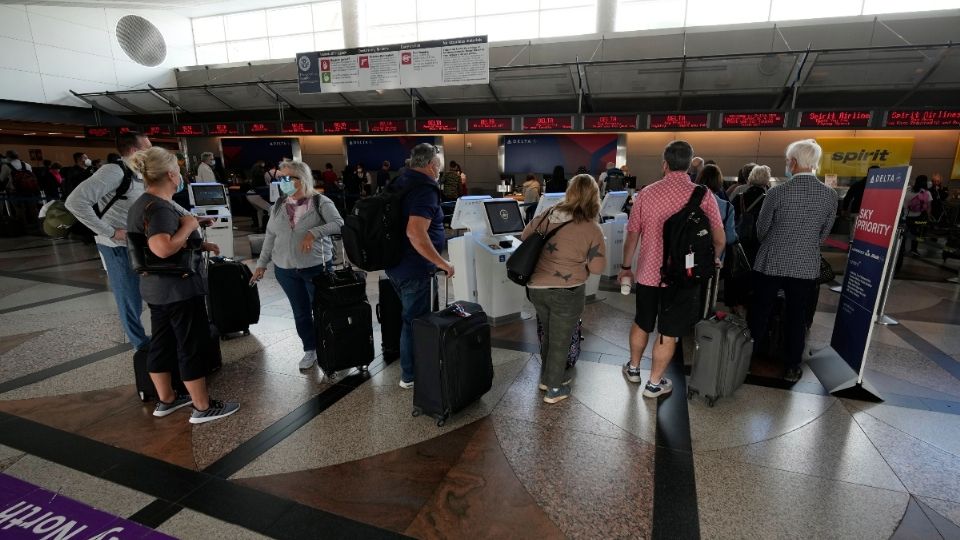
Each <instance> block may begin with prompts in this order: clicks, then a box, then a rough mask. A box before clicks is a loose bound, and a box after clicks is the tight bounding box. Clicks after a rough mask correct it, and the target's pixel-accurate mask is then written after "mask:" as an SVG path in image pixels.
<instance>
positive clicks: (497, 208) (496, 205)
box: [483, 200, 524, 236]
mask: <svg viewBox="0 0 960 540" xmlns="http://www.w3.org/2000/svg"><path fill="white" fill-rule="evenodd" d="M483 209H484V210H485V211H486V213H487V222H489V223H490V234H491V235H493V236H502V235H505V234H520V233H522V232H523V225H524V224H523V214H522V213H521V212H520V204H519V203H517V201H514V200H507V201H503V200H496V201H485V202H484V203H483Z"/></svg>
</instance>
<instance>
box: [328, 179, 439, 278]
mask: <svg viewBox="0 0 960 540" xmlns="http://www.w3.org/2000/svg"><path fill="white" fill-rule="evenodd" d="M417 187H420V186H419V185H416V186H407V187H405V188H404V189H401V190H399V191H397V190H395V189H393V187H392V186H387V187H386V188H385V189H384V190H383V191H381V192H380V193H378V194H376V195H374V196H372V197H366V198H364V199H360V200H358V201H357V202H356V203H355V204H354V205H353V211H351V212H350V213H349V214H347V215H346V216H345V217H344V218H343V227H341V228H340V235H341V236H342V237H343V249H344V251H346V252H347V258H348V259H349V260H350V261H351V262H352V263H353V264H355V265H357V266H359V267H360V268H362V269H364V270H366V271H368V272H374V271H377V270H384V269H387V268H392V267H394V266H396V265H397V264H399V263H400V259H401V258H402V257H403V251H404V248H405V246H406V242H404V241H403V239H404V237H405V236H406V234H407V231H406V229H407V222H406V220H405V219H404V217H403V198H404V197H405V196H406V195H407V193H408V192H409V191H410V190H411V189H414V188H417ZM428 187H429V186H428ZM433 189H434V190H436V192H437V194H438V195H439V194H440V188H438V187H437V186H433Z"/></svg>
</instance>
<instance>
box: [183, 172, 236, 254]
mask: <svg viewBox="0 0 960 540" xmlns="http://www.w3.org/2000/svg"><path fill="white" fill-rule="evenodd" d="M187 189H188V191H189V195H190V207H191V210H190V211H191V212H193V215H195V216H197V217H198V218H208V219H212V220H213V223H212V224H211V225H210V226H209V227H207V228H206V232H205V234H206V240H207V242H210V243H212V244H216V245H217V246H218V247H219V248H220V255H221V256H223V257H233V255H234V250H233V215H232V214H231V213H230V197H228V196H227V187H226V186H224V185H223V184H218V183H216V182H209V183H193V184H189V185H187Z"/></svg>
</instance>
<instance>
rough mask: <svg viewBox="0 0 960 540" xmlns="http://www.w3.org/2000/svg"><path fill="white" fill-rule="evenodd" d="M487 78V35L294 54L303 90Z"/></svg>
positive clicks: (421, 84) (421, 85)
mask: <svg viewBox="0 0 960 540" xmlns="http://www.w3.org/2000/svg"><path fill="white" fill-rule="evenodd" d="M488 82H490V49H489V46H488V44H487V36H472V37H464V38H457V39H443V40H436V41H421V42H417V43H403V44H396V45H382V46H378V47H362V48H354V49H338V50H330V51H320V52H308V53H298V54H297V83H298V87H299V89H300V93H301V94H315V93H318V92H334V93H339V92H364V91H369V90H389V89H394V88H428V87H432V86H458V85H463V84H487V83H488Z"/></svg>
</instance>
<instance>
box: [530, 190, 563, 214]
mask: <svg viewBox="0 0 960 540" xmlns="http://www.w3.org/2000/svg"><path fill="white" fill-rule="evenodd" d="M564 195H566V193H544V194H543V195H541V196H540V200H539V201H538V202H537V211H536V212H535V213H534V214H533V216H534V217H536V216H539V215H540V214H542V213H544V212H546V211H547V210H549V209H551V208H553V207H554V206H556V205H557V204H558V203H559V202H560V201H562V200H563V197H564Z"/></svg>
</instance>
